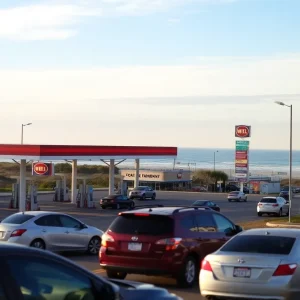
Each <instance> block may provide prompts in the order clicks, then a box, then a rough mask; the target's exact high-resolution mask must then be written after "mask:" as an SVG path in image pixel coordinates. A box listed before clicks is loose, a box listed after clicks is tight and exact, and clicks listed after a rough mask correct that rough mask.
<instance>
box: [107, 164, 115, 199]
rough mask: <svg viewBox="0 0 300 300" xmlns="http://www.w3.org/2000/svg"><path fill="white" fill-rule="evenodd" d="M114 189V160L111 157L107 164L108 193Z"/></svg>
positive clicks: (111, 192)
mask: <svg viewBox="0 0 300 300" xmlns="http://www.w3.org/2000/svg"><path fill="white" fill-rule="evenodd" d="M114 189H115V160H114V159H111V160H110V164H109V189H108V194H109V195H112V194H114Z"/></svg>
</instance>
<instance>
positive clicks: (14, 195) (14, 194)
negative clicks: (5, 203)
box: [9, 183, 19, 208]
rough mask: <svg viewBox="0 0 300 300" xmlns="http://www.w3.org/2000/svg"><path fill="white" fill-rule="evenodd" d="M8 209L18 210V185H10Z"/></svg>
mask: <svg viewBox="0 0 300 300" xmlns="http://www.w3.org/2000/svg"><path fill="white" fill-rule="evenodd" d="M9 208H19V184H18V183H14V184H13V185H12V195H11V200H10V204H9Z"/></svg>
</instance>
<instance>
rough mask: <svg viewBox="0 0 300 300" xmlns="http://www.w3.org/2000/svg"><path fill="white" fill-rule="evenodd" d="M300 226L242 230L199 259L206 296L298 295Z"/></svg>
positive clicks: (275, 299)
mask: <svg viewBox="0 0 300 300" xmlns="http://www.w3.org/2000/svg"><path fill="white" fill-rule="evenodd" d="M299 253H300V230H299V229H285V228H280V229H279V228H261V229H251V230H247V231H243V232H241V233H240V234H238V235H236V236H235V237H233V238H232V239H230V240H229V241H228V242H227V243H226V244H225V245H223V246H222V247H221V248H220V249H219V250H217V251H216V252H214V253H212V254H210V255H208V256H206V257H205V259H204V260H203V261H202V266H201V271H200V275H199V284H200V291H201V295H202V296H204V297H206V298H207V299H215V298H216V297H221V298H223V297H224V298H232V299H236V298H238V299H260V300H262V299H272V300H292V299H300V285H299V281H300V267H299V265H300V255H299Z"/></svg>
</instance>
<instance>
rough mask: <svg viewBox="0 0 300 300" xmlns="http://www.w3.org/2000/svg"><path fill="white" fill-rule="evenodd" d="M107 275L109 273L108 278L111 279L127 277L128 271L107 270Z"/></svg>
mask: <svg viewBox="0 0 300 300" xmlns="http://www.w3.org/2000/svg"><path fill="white" fill-rule="evenodd" d="M106 275H107V277H108V278H111V279H125V278H126V276H127V273H125V272H118V271H112V270H106Z"/></svg>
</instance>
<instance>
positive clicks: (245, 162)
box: [235, 159, 248, 164]
mask: <svg viewBox="0 0 300 300" xmlns="http://www.w3.org/2000/svg"><path fill="white" fill-rule="evenodd" d="M235 163H236V164H247V163H248V160H247V159H236V160H235Z"/></svg>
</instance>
